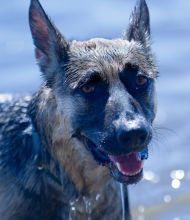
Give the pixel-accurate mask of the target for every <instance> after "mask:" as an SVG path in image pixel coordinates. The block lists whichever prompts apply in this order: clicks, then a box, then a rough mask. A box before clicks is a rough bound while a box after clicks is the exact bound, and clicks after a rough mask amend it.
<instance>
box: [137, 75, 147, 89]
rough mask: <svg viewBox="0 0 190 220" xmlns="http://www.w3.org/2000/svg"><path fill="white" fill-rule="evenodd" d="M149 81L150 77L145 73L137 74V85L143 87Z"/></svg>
mask: <svg viewBox="0 0 190 220" xmlns="http://www.w3.org/2000/svg"><path fill="white" fill-rule="evenodd" d="M147 83H148V78H147V77H146V76H143V75H137V77H136V85H137V87H142V86H144V85H146V84H147Z"/></svg>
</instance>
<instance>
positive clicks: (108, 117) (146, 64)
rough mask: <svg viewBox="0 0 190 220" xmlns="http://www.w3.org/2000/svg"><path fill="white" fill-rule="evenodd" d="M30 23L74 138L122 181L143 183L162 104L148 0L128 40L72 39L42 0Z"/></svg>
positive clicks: (42, 64)
mask: <svg viewBox="0 0 190 220" xmlns="http://www.w3.org/2000/svg"><path fill="white" fill-rule="evenodd" d="M30 25H31V31H32V35H33V39H34V43H35V45H36V57H37V60H38V62H39V65H40V67H41V70H42V72H43V75H44V76H45V80H46V84H47V86H49V87H51V89H52V90H53V92H54V94H55V96H56V97H57V100H58V102H59V103H60V105H62V107H63V111H64V109H69V110H70V112H69V114H68V117H69V121H70V123H71V127H72V138H77V139H78V140H79V141H80V142H81V143H82V144H83V145H84V147H86V148H87V149H89V151H90V152H91V153H92V155H93V157H94V159H95V160H96V161H97V162H99V163H100V164H102V165H106V166H108V167H109V169H110V171H111V174H112V176H113V177H114V178H115V179H116V180H117V181H120V182H124V183H134V182H137V181H138V180H139V179H140V178H141V176H142V170H143V159H145V157H147V154H148V153H147V147H148V144H149V142H150V140H151V137H152V122H153V120H154V117H155V109H156V108H155V89H154V81H155V78H156V75H157V70H156V67H155V65H154V61H153V57H152V53H151V50H150V45H149V38H150V27H149V13H148V8H147V5H146V3H145V1H144V0H140V1H139V2H138V4H137V6H136V7H135V10H134V13H133V14H132V17H131V20H130V24H129V29H128V31H127V33H126V35H125V36H124V39H115V40H105V39H98V38H97V39H91V40H89V41H84V42H77V41H72V42H68V41H66V40H65V39H64V38H63V37H62V36H61V35H60V33H59V32H58V30H57V29H55V27H54V26H53V25H52V24H51V22H50V21H49V19H48V17H47V16H46V14H45V12H44V11H43V9H42V8H41V6H40V4H39V2H38V1H37V0H32V1H31V7H30ZM61 103H62V104H61ZM65 111H67V110H65ZM67 113H68V111H67Z"/></svg>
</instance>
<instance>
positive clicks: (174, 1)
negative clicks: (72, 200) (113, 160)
mask: <svg viewBox="0 0 190 220" xmlns="http://www.w3.org/2000/svg"><path fill="white" fill-rule="evenodd" d="M41 2H42V4H43V5H44V8H45V9H46V11H48V13H49V14H50V16H51V18H52V19H53V20H54V22H55V23H56V24H57V26H58V27H60V29H61V30H62V32H64V34H65V35H66V36H67V37H68V38H70V39H74V38H77V39H86V38H90V37H98V36H101V37H109V38H111V37H118V36H120V35H121V33H122V31H123V30H124V28H125V27H126V26H127V24H128V17H129V13H130V11H131V9H132V7H133V5H134V1H133V0H118V1H114V0H104V1H100V0H92V1H90V4H89V1H87V0H81V1H80V3H79V1H78V2H77V1H74V0H55V1H51V0H43V1H41ZM147 2H148V4H149V8H150V12H151V26H152V33H153V49H154V51H155V52H156V55H157V61H158V66H159V70H160V78H159V79H158V81H157V91H158V103H159V104H158V115H157V119H156V122H155V126H156V127H157V129H156V131H155V135H154V140H153V143H152V146H151V150H150V157H149V160H148V161H146V165H145V179H144V181H142V182H141V183H140V184H137V185H136V186H130V201H131V208H132V211H133V217H134V220H189V219H190V208H189V203H190V168H189V163H190V162H189V157H190V156H189V155H190V144H189V138H190V119H189V114H190V73H189V72H190V68H189V65H190V64H189V57H190V43H189V39H190V26H189V21H190V13H189V9H190V1H187V0H180V1H179V0H167V1H162V2H161V1H159V0H154V1H150V0H147ZM28 4H29V1H23V0H17V1H11V4H10V1H1V8H0V27H1V34H0V48H1V53H0V67H1V70H0V77H1V80H0V92H6V93H10V92H12V93H24V92H33V91H35V90H36V89H37V88H38V86H39V85H40V83H41V77H40V74H39V71H38V68H37V66H36V65H35V59H34V56H33V46H32V40H31V36H30V32H29V27H28V21H27V18H28V15H27V10H28Z"/></svg>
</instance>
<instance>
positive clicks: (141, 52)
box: [66, 38, 157, 88]
mask: <svg viewBox="0 0 190 220" xmlns="http://www.w3.org/2000/svg"><path fill="white" fill-rule="evenodd" d="M110 51H112V54H110V53H109V52H110ZM109 55H110V56H109ZM127 63H130V64H132V65H136V66H138V67H139V68H140V70H141V71H143V72H144V73H145V74H147V75H148V76H149V77H151V78H155V77H156V76H157V68H156V66H155V64H154V59H153V57H152V54H147V50H146V48H144V46H143V45H141V44H140V43H138V42H135V41H133V40H132V41H130V42H129V41H127V40H123V39H114V40H106V39H102V38H96V39H91V40H89V41H85V42H77V41H73V42H72V44H71V47H70V62H69V65H68V66H67V71H66V78H67V81H68V82H69V83H70V86H71V87H72V88H75V87H76V86H77V84H78V83H79V81H80V80H81V78H82V77H83V76H84V75H85V74H86V72H87V71H89V70H90V71H96V72H99V73H100V74H101V76H102V78H104V79H107V80H108V81H109V82H111V81H113V80H115V78H116V77H117V76H118V74H119V72H121V71H122V70H123V69H124V67H125V65H126V64H127ZM73 64H74V65H73Z"/></svg>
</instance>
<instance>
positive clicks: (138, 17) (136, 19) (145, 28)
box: [125, 0, 150, 46]
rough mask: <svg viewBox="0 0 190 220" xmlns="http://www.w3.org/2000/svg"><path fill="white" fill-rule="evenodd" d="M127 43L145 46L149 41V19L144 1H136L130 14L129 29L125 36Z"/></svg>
mask: <svg viewBox="0 0 190 220" xmlns="http://www.w3.org/2000/svg"><path fill="white" fill-rule="evenodd" d="M125 38H126V39H127V40H128V41H131V40H134V41H138V42H140V43H141V44H143V45H144V46H146V45H147V44H148V43H149V42H148V41H149V39H150V17H149V10H148V6H147V4H146V1H145V0H138V1H137V4H136V6H135V8H134V11H133V12H132V14H131V17H130V21H129V27H128V30H127V32H126V34H125Z"/></svg>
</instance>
